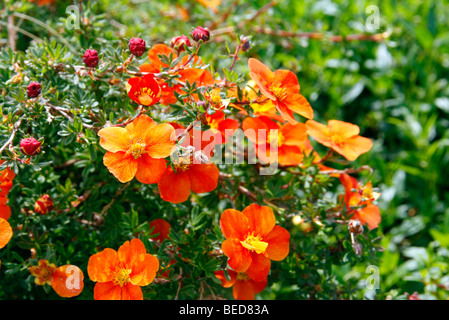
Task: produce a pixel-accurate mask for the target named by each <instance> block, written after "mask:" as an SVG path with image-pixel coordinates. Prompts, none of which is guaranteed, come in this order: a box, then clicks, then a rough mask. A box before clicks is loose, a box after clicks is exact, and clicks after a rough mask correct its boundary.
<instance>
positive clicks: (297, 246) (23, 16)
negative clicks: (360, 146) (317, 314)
mask: <svg viewBox="0 0 449 320" xmlns="http://www.w3.org/2000/svg"><path fill="white" fill-rule="evenodd" d="M45 2H46V1H38V2H29V1H26V0H21V1H16V0H15V1H12V0H6V1H5V2H4V4H3V7H2V8H1V9H2V11H1V16H0V35H1V37H0V39H1V41H2V42H1V43H0V45H1V47H2V48H1V51H0V92H1V93H2V94H1V95H0V112H1V114H2V117H3V120H2V124H1V125H0V131H1V137H0V146H2V149H1V151H2V152H1V158H2V160H5V162H3V164H2V165H1V168H0V169H2V170H4V169H6V168H7V167H9V168H11V170H13V171H14V172H15V177H14V180H13V185H12V188H11V190H10V191H9V192H8V194H7V200H8V202H7V205H8V206H9V207H10V208H11V216H10V217H9V219H8V222H9V224H10V225H11V227H12V229H13V236H12V238H11V240H10V241H9V243H7V245H6V246H5V247H4V248H2V249H0V260H1V267H0V298H1V299H62V298H61V297H60V294H57V292H56V291H55V290H52V288H51V287H50V286H48V285H44V286H39V285H37V284H36V283H35V277H34V276H33V275H32V273H31V272H30V269H29V268H30V267H32V266H37V265H38V261H39V260H41V259H45V260H48V261H49V262H51V263H54V264H55V265H56V266H62V265H75V266H78V267H79V268H80V269H81V270H82V272H83V273H84V289H83V290H82V292H81V293H80V294H79V295H77V296H76V297H75V298H73V299H93V298H94V296H93V292H94V286H95V281H93V280H92V279H91V278H90V277H89V272H88V263H89V258H90V257H91V256H93V255H94V254H97V253H99V252H101V251H102V250H104V249H105V248H112V249H114V250H118V249H119V247H120V246H122V245H123V244H124V243H125V241H130V240H131V239H134V238H139V239H140V240H141V241H142V242H143V244H144V245H145V248H146V250H147V252H148V253H150V254H152V255H153V256H155V257H157V259H158V260H159V263H160V269H159V271H158V273H157V274H156V277H155V279H154V281H153V282H152V283H151V284H150V285H147V286H142V290H143V295H144V298H146V299H153V300H155V299H164V300H165V299H216V298H227V299H233V298H234V297H233V292H232V289H230V288H224V287H223V286H222V282H221V281H220V279H219V278H217V276H216V272H217V271H220V270H222V271H224V270H228V269H227V268H226V267H227V263H228V257H227V256H226V255H225V254H224V253H223V250H222V243H223V242H224V241H225V236H224V234H223V230H222V229H223V226H221V225H220V218H221V215H222V213H223V212H224V211H225V210H226V209H231V208H234V209H236V210H239V211H243V210H244V209H245V208H246V207H248V206H250V205H251V204H254V203H258V204H259V205H261V206H267V207H270V208H272V210H273V212H274V213H275V217H276V224H277V225H279V226H281V227H283V228H285V229H286V230H288V232H289V234H290V240H289V244H290V251H289V254H288V256H287V257H286V258H285V259H282V261H272V263H271V269H270V274H269V276H268V283H267V286H266V287H265V288H264V289H263V290H262V291H260V292H259V293H257V295H256V297H257V298H261V299H364V298H368V299H406V298H407V297H409V296H410V295H411V294H413V293H414V292H417V293H418V295H419V297H420V298H421V299H447V298H448V293H447V290H446V286H447V285H449V274H448V262H447V256H448V255H449V251H448V248H449V209H448V208H447V206H446V205H445V204H447V203H448V202H449V197H448V193H447V190H449V185H448V181H447V179H445V178H446V177H447V176H448V174H449V172H448V168H449V152H448V150H449V149H448V141H449V140H448V139H449V137H448V132H449V131H448V127H449V121H448V113H449V99H448V94H449V85H448V81H447V79H448V76H449V52H448V48H449V46H448V43H449V34H448V33H447V27H446V23H447V21H446V18H447V14H448V13H449V4H447V3H446V2H445V1H442V0H440V1H428V2H416V1H410V0H408V1H406V0H403V1H394V2H392V3H390V2H388V3H386V2H383V1H343V0H341V1H331V0H320V1H314V0H307V1H293V0H292V1H271V2H269V1H261V0H257V1H256V0H254V1H224V0H223V1H221V2H220V1H205V0H204V1H203V0H201V1H200V0H198V1H184V0H177V1H175V0H171V1H169V0H166V1H140V0H131V1H125V0H119V1H112V0H96V1H79V2H78V1H59V0H56V1H54V3H53V2H52V1H47V2H50V3H48V4H46V3H45ZM214 4H216V6H214ZM369 6H374V7H375V8H374V9H373V8H371V10H368V9H367V8H368V7H369ZM376 8H377V10H378V11H376ZM376 13H378V18H379V21H378V22H379V24H378V25H377V26H376V27H375V28H374V29H372V25H371V24H370V23H368V21H371V20H370V19H373V16H372V14H376ZM376 17H377V16H376ZM77 18H79V19H78V20H77ZM11 23H12V24H13V25H14V26H15V28H12V27H11V26H10V27H8V24H10V25H11ZM197 26H203V27H207V28H208V30H209V31H210V33H211V38H210V39H208V40H207V41H204V43H201V45H200V46H198V45H197V42H195V41H193V40H192V36H191V33H192V29H193V28H195V27H197ZM182 34H184V35H188V37H189V38H190V40H191V41H192V44H193V45H191V46H189V47H188V48H186V49H187V50H186V51H183V52H182V53H180V51H182V50H179V51H178V52H177V53H179V54H180V59H176V57H175V55H172V56H167V57H165V58H160V59H161V61H162V60H163V59H165V60H164V62H166V65H168V66H169V67H168V69H166V70H164V69H162V70H159V71H160V72H161V73H162V74H160V75H159V76H160V78H161V79H164V80H165V81H166V82H167V83H169V84H171V85H175V84H177V83H178V84H179V82H177V81H180V79H181V80H183V79H182V78H180V77H179V76H178V75H174V76H173V74H170V73H169V72H168V70H170V69H173V68H177V67H179V63H182V62H183V61H185V60H182V59H183V57H185V58H184V59H189V57H193V56H195V55H196V53H198V56H199V57H200V58H201V62H198V61H196V60H195V59H192V61H190V62H191V63H192V64H191V65H189V66H192V68H193V67H196V68H198V69H201V70H208V71H210V73H211V74H212V75H213V76H214V79H215V80H217V79H223V78H226V79H227V81H228V84H232V86H231V85H229V86H228V87H226V86H224V87H222V96H221V100H222V101H225V106H226V108H225V110H226V112H225V114H226V117H229V118H233V119H235V120H237V121H238V122H239V124H240V127H241V125H242V123H243V122H244V121H245V119H247V118H252V117H254V116H257V114H256V115H255V114H253V113H254V111H255V109H254V108H252V107H251V106H250V105H251V103H250V102H251V101H248V99H247V97H246V96H245V95H244V90H245V88H246V85H247V83H248V81H250V80H251V77H250V75H249V67H248V60H249V59H250V58H253V59H257V60H258V61H261V62H263V63H264V64H265V65H266V66H267V67H268V68H269V69H270V70H272V71H275V70H278V69H287V70H291V71H292V72H294V73H295V74H296V75H297V78H298V80H299V84H300V86H301V89H300V90H301V94H302V95H303V96H304V97H305V98H306V99H307V100H308V102H309V103H310V105H311V106H312V108H313V111H314V117H313V119H314V120H315V121H317V122H319V123H323V124H327V122H328V121H329V120H332V119H337V120H341V121H345V122H349V123H352V124H356V125H357V126H359V127H360V133H361V135H362V136H364V137H368V138H370V139H371V140H372V141H373V142H374V145H373V147H372V148H371V150H370V151H369V152H366V153H363V154H361V155H360V156H359V157H356V158H357V159H356V160H354V161H348V160H347V159H345V157H342V156H341V155H340V154H338V153H336V152H333V153H328V150H331V148H328V147H326V146H324V145H323V144H320V143H318V142H317V141H316V140H315V139H314V138H311V139H310V141H311V144H312V146H313V148H314V150H315V151H316V152H317V153H318V154H319V155H320V157H321V159H322V160H323V159H324V160H323V161H321V162H320V161H316V160H317V158H316V157H315V156H314V155H313V153H308V154H305V155H304V157H303V159H302V161H301V164H300V165H294V166H291V165H286V166H280V167H279V168H278V170H276V172H275V173H274V174H271V175H260V174H259V169H260V167H261V165H260V164H253V163H250V162H249V161H247V160H248V159H247V158H246V159H245V161H244V162H243V163H235V162H234V163H231V164H227V163H225V162H224V161H222V163H220V164H217V167H218V169H219V171H220V177H219V179H218V186H217V188H216V189H214V190H213V191H211V192H207V193H198V194H197V193H194V192H192V193H191V195H190V197H189V198H188V200H187V201H183V202H181V203H172V202H169V201H165V200H164V199H162V197H161V194H160V189H159V188H158V184H157V183H151V184H146V183H141V182H140V181H138V180H136V179H133V180H131V181H129V182H126V183H122V182H120V181H119V179H117V178H116V177H115V176H114V175H113V174H111V170H110V169H108V167H107V166H106V165H105V164H104V162H103V161H104V160H103V157H104V156H105V153H106V150H105V148H104V147H102V146H101V145H100V136H99V131H100V130H101V129H102V128H106V127H108V126H110V125H117V124H118V125H120V124H125V123H126V124H128V123H130V122H131V120H133V119H135V118H137V117H138V116H140V115H142V114H146V115H148V116H150V117H151V118H152V119H153V120H154V121H155V122H156V123H158V124H162V123H176V124H178V125H181V126H183V128H187V129H189V128H190V129H191V128H192V127H190V126H191V125H192V124H193V122H194V121H195V120H200V121H203V125H204V127H205V129H204V128H203V129H204V130H206V129H209V127H210V126H209V125H208V124H207V123H204V122H205V121H204V117H205V115H206V114H210V115H213V112H211V109H213V108H209V107H207V106H208V105H209V104H211V100H208V99H207V93H208V92H209V89H210V88H208V85H201V84H199V85H198V84H193V83H190V82H189V81H187V82H184V83H183V82H181V84H182V85H181V87H182V89H180V90H179V92H178V93H177V94H175V96H176V99H175V101H174V102H171V103H170V104H169V105H163V104H162V103H156V104H154V105H151V106H139V104H138V103H136V102H135V101H133V99H131V98H130V96H129V94H128V90H129V88H127V84H128V80H129V79H130V78H132V77H139V76H142V75H143V73H141V72H142V69H141V70H139V67H140V66H141V65H142V64H144V63H148V62H149V60H148V52H149V50H150V49H151V48H152V47H154V46H155V45H156V44H163V43H165V44H166V45H167V46H170V40H171V39H172V38H173V37H175V36H180V35H182ZM134 37H139V38H142V39H144V40H145V41H146V46H147V50H146V52H145V53H144V54H143V55H142V56H139V57H137V56H133V55H132V53H131V52H130V48H128V42H129V40H130V39H131V38H134ZM245 43H246V47H244V45H245ZM249 44H250V45H249ZM181 48H183V46H181ZM242 48H244V49H242ZM87 49H93V50H96V51H97V52H98V54H99V63H98V66H95V67H93V68H89V67H87V66H86V62H85V61H83V55H84V54H85V51H86V50H87ZM240 49H242V50H240ZM164 71H167V72H166V73H165V74H164ZM31 81H36V82H38V83H39V84H40V85H41V87H42V91H41V92H40V93H39V95H38V96H37V97H36V98H30V96H29V93H28V92H27V86H28V85H29V83H30V82H31ZM236 87H238V88H239V89H235V88H236ZM225 89H226V90H225ZM234 89H235V90H236V93H233V94H232V92H233V90H234ZM193 96H194V97H195V99H196V100H192V99H191V97H193ZM260 96H262V95H260V93H259V97H258V99H262V98H261V97H260ZM250 100H251V99H250ZM186 101H187V102H186ZM198 101H206V103H204V104H203V103H198ZM245 101H246V102H245ZM259 101H262V100H259ZM297 120H298V121H299V122H301V123H305V122H306V120H307V119H305V118H304V117H302V116H298V117H297ZM11 137H12V140H11V141H10V138H11ZM29 137H34V138H35V139H37V140H39V141H40V142H41V150H40V152H39V153H38V154H37V155H33V156H27V155H25V154H24V152H23V149H22V150H21V147H20V142H21V140H22V139H25V138H29ZM241 138H242V139H243V141H244V145H245V146H246V147H249V146H250V145H251V141H249V139H248V138H245V137H241ZM231 140H232V139H231ZM226 145H227V144H223V145H218V146H217V147H218V148H221V149H222V150H223V151H227V152H229V149H226ZM3 146H4V148H3ZM304 151H305V150H304ZM230 152H231V153H232V152H235V150H230ZM226 155H227V153H226V152H223V159H225V158H226ZM228 156H229V155H228ZM170 161H171V160H170ZM170 161H168V162H169V163H171V162H170ZM323 164H324V165H325V166H326V167H323ZM169 166H170V164H169ZM344 173H346V174H349V175H351V176H353V177H356V178H357V181H358V182H360V183H361V184H362V185H365V186H366V185H367V184H368V183H369V182H371V183H372V185H373V186H374V187H377V188H378V191H379V192H380V193H381V195H380V197H379V198H378V199H376V200H375V201H374V202H373V203H375V204H376V205H377V206H378V207H379V209H380V214H381V218H382V220H381V222H380V223H379V225H378V226H376V227H375V228H371V227H370V226H368V225H367V224H365V226H364V230H363V232H362V233H357V232H351V231H350V230H349V229H348V222H349V221H351V215H350V212H348V211H350V210H349V209H348V208H346V206H345V203H344V202H345V200H344V195H345V194H348V193H349V191H348V189H347V188H346V189H345V187H346V186H345V185H344V183H343V178H342V175H343V174H344ZM2 188H3V187H2ZM2 190H3V189H2ZM44 194H48V195H49V196H50V197H51V199H53V201H54V206H53V208H51V210H49V211H48V212H44V214H42V212H41V213H38V212H37V211H38V210H36V208H35V203H36V201H37V200H38V198H39V197H40V196H42V195H44ZM44 207H45V206H44ZM155 219H164V220H166V221H167V222H168V223H169V224H170V226H171V228H170V233H169V235H168V237H167V238H166V239H165V240H164V241H158V240H155V238H154V237H155V234H154V233H153V232H154V231H155V229H156V228H155V227H154V226H153V227H151V226H150V224H149V223H150V222H151V221H154V220H155ZM157 231H159V232H160V230H157ZM167 269H168V270H169V271H170V272H169V273H168V274H167V273H164V272H165V271H166V270H167ZM377 275H378V277H377ZM226 277H228V279H229V275H228V274H227V271H226ZM368 284H373V285H374V286H373V287H371V286H369V285H368ZM367 285H368V286H367Z"/></svg>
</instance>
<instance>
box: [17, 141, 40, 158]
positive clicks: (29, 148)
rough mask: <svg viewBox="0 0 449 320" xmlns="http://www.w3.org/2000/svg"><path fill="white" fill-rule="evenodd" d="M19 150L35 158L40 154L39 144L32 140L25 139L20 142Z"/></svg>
mask: <svg viewBox="0 0 449 320" xmlns="http://www.w3.org/2000/svg"><path fill="white" fill-rule="evenodd" d="M20 150H21V151H22V152H23V153H24V154H26V155H27V156H35V155H36V154H38V153H39V152H41V142H40V141H37V140H36V139H34V138H26V139H22V141H20Z"/></svg>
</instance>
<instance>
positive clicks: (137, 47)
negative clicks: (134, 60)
mask: <svg viewBox="0 0 449 320" xmlns="http://www.w3.org/2000/svg"><path fill="white" fill-rule="evenodd" d="M128 49H129V51H131V53H132V54H133V55H134V56H136V57H140V56H141V55H143V54H144V52H145V51H146V50H147V47H146V44H145V40H143V39H141V38H131V39H130V40H129V42H128Z"/></svg>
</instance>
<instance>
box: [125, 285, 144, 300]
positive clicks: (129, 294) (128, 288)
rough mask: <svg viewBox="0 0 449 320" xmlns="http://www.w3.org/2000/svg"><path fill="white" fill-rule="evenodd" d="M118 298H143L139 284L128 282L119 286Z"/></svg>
mask: <svg viewBox="0 0 449 320" xmlns="http://www.w3.org/2000/svg"><path fill="white" fill-rule="evenodd" d="M120 300H143V292H142V289H141V288H140V287H139V286H135V285H133V284H132V283H131V282H128V283H127V284H126V285H124V286H123V287H122V288H121V299H120Z"/></svg>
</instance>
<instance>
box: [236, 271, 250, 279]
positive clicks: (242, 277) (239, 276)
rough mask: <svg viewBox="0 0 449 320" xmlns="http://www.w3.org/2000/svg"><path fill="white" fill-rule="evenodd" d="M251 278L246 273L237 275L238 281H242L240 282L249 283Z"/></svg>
mask: <svg viewBox="0 0 449 320" xmlns="http://www.w3.org/2000/svg"><path fill="white" fill-rule="evenodd" d="M250 279H251V278H250V277H248V275H247V274H246V273H245V272H239V273H237V280H240V281H248V280H250Z"/></svg>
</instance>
